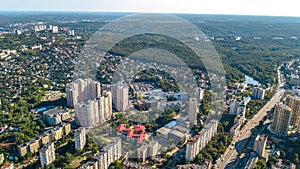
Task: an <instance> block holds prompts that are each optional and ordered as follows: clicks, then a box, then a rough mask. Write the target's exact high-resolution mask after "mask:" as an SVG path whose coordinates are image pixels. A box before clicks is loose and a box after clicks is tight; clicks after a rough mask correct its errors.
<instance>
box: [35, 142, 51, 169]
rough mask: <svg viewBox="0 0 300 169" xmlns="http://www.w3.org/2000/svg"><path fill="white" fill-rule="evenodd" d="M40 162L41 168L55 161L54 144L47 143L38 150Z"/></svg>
mask: <svg viewBox="0 0 300 169" xmlns="http://www.w3.org/2000/svg"><path fill="white" fill-rule="evenodd" d="M39 154H40V162H41V166H42V168H45V167H46V166H47V165H49V164H51V163H52V162H53V161H54V160H55V148H54V143H53V142H49V143H47V144H46V145H44V146H43V147H42V148H41V149H40V153H39Z"/></svg>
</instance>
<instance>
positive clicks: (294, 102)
mask: <svg viewBox="0 0 300 169" xmlns="http://www.w3.org/2000/svg"><path fill="white" fill-rule="evenodd" d="M285 104H286V105H287V106H289V107H290V108H291V109H292V119H291V125H299V122H300V121H299V118H300V97H298V96H292V95H289V96H287V97H286V100H285Z"/></svg>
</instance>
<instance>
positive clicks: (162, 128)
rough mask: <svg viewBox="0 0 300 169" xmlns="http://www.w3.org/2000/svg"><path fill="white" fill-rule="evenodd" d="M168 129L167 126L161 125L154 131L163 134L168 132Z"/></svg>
mask: <svg viewBox="0 0 300 169" xmlns="http://www.w3.org/2000/svg"><path fill="white" fill-rule="evenodd" d="M170 131H171V130H170V129H169V128H167V127H161V128H159V129H158V130H156V132H158V133H161V134H163V135H167V134H169V132H170Z"/></svg>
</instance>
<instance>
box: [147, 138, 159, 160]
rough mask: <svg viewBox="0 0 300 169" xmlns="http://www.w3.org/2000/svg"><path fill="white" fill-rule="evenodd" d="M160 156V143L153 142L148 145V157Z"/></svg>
mask: <svg viewBox="0 0 300 169" xmlns="http://www.w3.org/2000/svg"><path fill="white" fill-rule="evenodd" d="M157 154H158V141H156V140H152V141H151V142H150V143H149V144H148V156H149V157H153V156H155V155H157Z"/></svg>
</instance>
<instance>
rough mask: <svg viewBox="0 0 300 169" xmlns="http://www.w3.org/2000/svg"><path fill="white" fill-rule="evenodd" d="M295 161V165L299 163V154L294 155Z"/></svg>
mask: <svg viewBox="0 0 300 169" xmlns="http://www.w3.org/2000/svg"><path fill="white" fill-rule="evenodd" d="M294 160H295V163H299V155H298V154H297V153H296V154H295V155H294Z"/></svg>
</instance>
